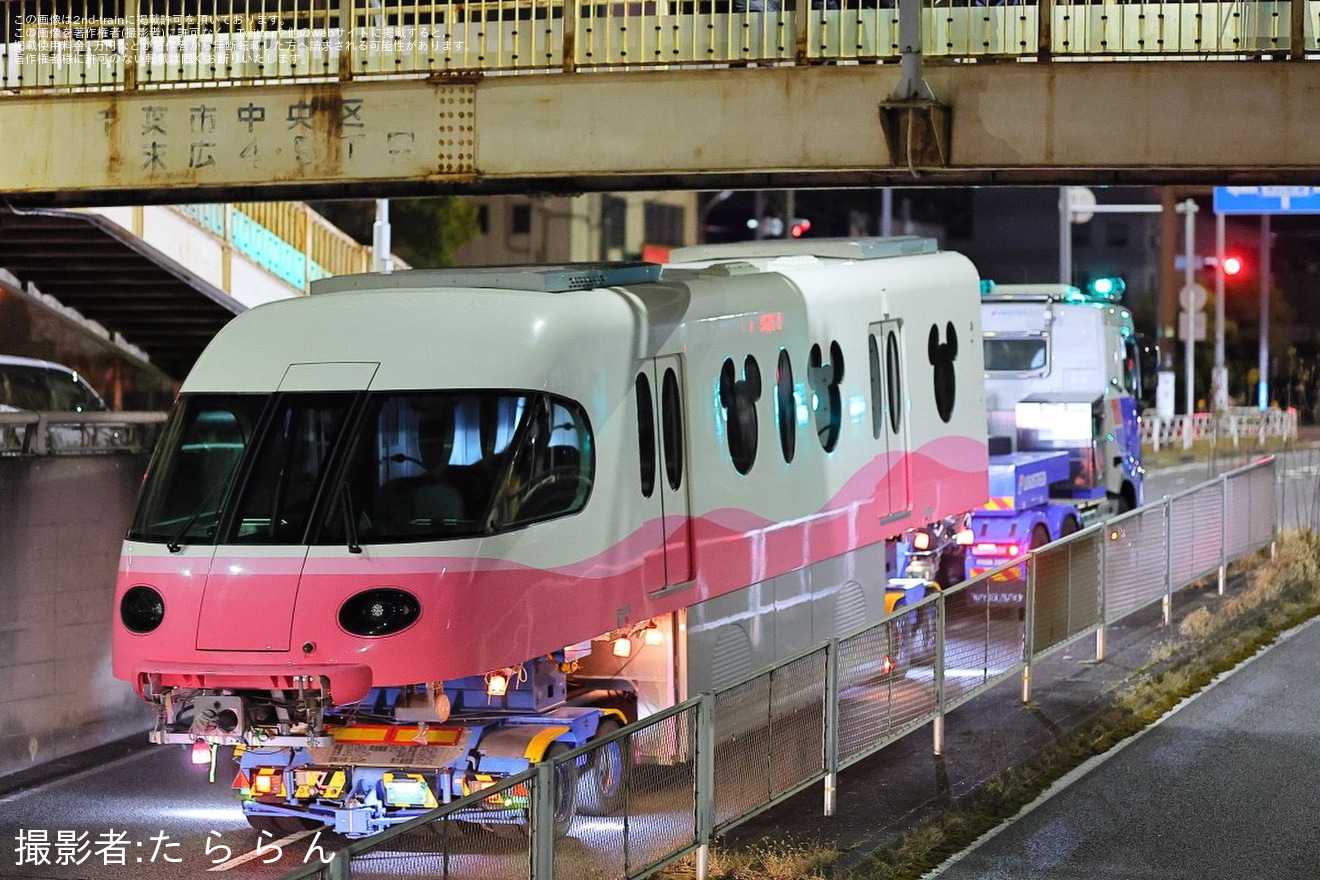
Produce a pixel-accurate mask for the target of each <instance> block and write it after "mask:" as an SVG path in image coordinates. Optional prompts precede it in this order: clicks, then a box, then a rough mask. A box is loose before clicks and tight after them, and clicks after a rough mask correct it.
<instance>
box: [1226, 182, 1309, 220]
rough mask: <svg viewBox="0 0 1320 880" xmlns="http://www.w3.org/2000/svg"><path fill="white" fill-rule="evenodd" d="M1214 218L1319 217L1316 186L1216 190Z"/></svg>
mask: <svg viewBox="0 0 1320 880" xmlns="http://www.w3.org/2000/svg"><path fill="white" fill-rule="evenodd" d="M1215 213H1216V214H1320V186H1217V187H1215Z"/></svg>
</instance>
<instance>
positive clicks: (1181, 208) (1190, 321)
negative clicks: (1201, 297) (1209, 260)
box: [1178, 199, 1197, 416]
mask: <svg viewBox="0 0 1320 880" xmlns="http://www.w3.org/2000/svg"><path fill="white" fill-rule="evenodd" d="M1196 211H1197V207H1196V202H1195V200H1193V199H1186V200H1184V201H1182V202H1179V203H1178V213H1179V214H1182V215H1183V258H1184V260H1185V261H1186V262H1185V264H1184V266H1183V290H1184V291H1188V293H1187V294H1185V295H1184V297H1183V298H1185V299H1186V300H1187V301H1184V302H1183V304H1182V305H1183V309H1184V310H1185V311H1186V314H1187V334H1186V335H1187V338H1186V340H1185V342H1186V343H1187V347H1186V349H1185V352H1184V355H1183V359H1184V364H1183V367H1184V369H1185V371H1186V373H1187V376H1186V382H1187V386H1186V387H1187V415H1189V416H1190V415H1193V414H1194V413H1195V412H1196V387H1195V385H1194V384H1193V379H1194V376H1195V373H1196V360H1195V358H1194V355H1195V352H1196V332H1195V330H1196V314H1195V313H1196V308H1195V307H1194V306H1193V304H1192V302H1191V301H1190V299H1188V298H1189V297H1190V296H1191V294H1190V291H1192V290H1194V289H1195V285H1196V264H1195V260H1196Z"/></svg>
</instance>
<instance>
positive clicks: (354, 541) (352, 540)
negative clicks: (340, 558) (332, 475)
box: [339, 480, 362, 553]
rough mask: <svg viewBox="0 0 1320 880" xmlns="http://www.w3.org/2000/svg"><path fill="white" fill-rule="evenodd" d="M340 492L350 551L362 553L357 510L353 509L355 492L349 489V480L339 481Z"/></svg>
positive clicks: (345, 531)
mask: <svg viewBox="0 0 1320 880" xmlns="http://www.w3.org/2000/svg"><path fill="white" fill-rule="evenodd" d="M339 494H340V495H342V496H343V501H344V504H343V511H344V534H345V535H347V536H348V552H349V553H361V552H362V545H361V544H359V543H358V530H357V512H356V511H354V510H353V493H352V492H350V491H349V490H348V480H342V481H340V483H339Z"/></svg>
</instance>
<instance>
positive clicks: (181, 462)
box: [129, 391, 595, 548]
mask: <svg viewBox="0 0 1320 880" xmlns="http://www.w3.org/2000/svg"><path fill="white" fill-rule="evenodd" d="M594 448H595V447H594V443H593V439H592V434H591V428H590V425H589V424H588V421H587V418H586V414H585V413H584V412H583V411H582V409H581V407H579V406H578V405H577V404H575V403H573V402H571V401H569V400H565V399H563V398H559V397H555V396H552V395H549V394H542V393H530V392H512V391H465V392H453V391H446V392H373V393H367V394H357V393H348V392H331V393H286V394H276V395H265V394H190V395H184V396H182V397H181V398H180V400H179V404H178V406H176V407H175V410H174V412H173V414H172V415H171V417H170V423H169V425H168V426H167V428H166V431H165V434H164V436H163V438H162V440H161V444H160V447H159V449H158V450H157V452H156V455H155V458H154V459H153V460H152V464H151V468H150V470H149V471H148V474H147V477H146V480H145V483H144V486H143V493H142V500H141V503H140V504H139V505H138V510H137V515H136V516H135V517H134V520H133V524H132V527H131V529H130V531H129V538H130V539H134V540H142V541H153V542H163V543H167V544H169V545H170V546H171V547H172V548H177V547H178V546H181V545H183V544H300V543H310V544H337V543H343V544H346V545H348V546H350V547H352V546H355V545H356V544H358V543H396V542H400V541H424V540H443V539H447V538H461V537H473V536H479V535H489V534H494V533H496V532H500V531H507V530H510V529H514V528H519V527H522V526H524V525H528V524H530V523H533V522H539V521H542V520H546V519H551V518H554V517H558V516H564V515H567V514H571V513H575V512H577V511H579V510H581V509H582V508H583V506H584V505H585V504H586V502H587V497H588V495H589V494H590V492H591V483H592V477H593V475H594V473H595V454H594Z"/></svg>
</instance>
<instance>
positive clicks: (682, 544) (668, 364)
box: [655, 355, 694, 586]
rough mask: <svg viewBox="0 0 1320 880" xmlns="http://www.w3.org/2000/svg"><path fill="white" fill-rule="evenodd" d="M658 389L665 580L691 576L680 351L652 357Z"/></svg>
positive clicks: (669, 583) (683, 580)
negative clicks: (675, 353) (676, 353)
mask: <svg viewBox="0 0 1320 880" xmlns="http://www.w3.org/2000/svg"><path fill="white" fill-rule="evenodd" d="M655 383H656V388H657V389H658V391H659V397H660V400H659V403H660V405H659V407H658V409H657V413H658V415H659V425H660V473H659V477H660V479H659V480H657V481H656V482H657V483H658V484H659V486H660V504H661V516H662V518H663V520H664V542H665V584H666V585H667V586H673V585H676V584H685V583H687V582H688V581H690V580H692V577H693V567H692V554H693V550H694V548H693V542H692V517H691V516H690V512H691V511H690V509H689V507H690V505H689V503H688V486H687V483H688V474H689V473H690V471H691V469H690V468H689V466H688V464H689V463H688V460H687V454H686V453H687V435H686V430H687V426H686V423H685V419H684V414H685V413H686V409H685V407H684V402H683V389H684V388H685V387H686V386H685V385H684V383H683V359H682V357H681V356H680V355H665V356H663V357H658V358H655Z"/></svg>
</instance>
